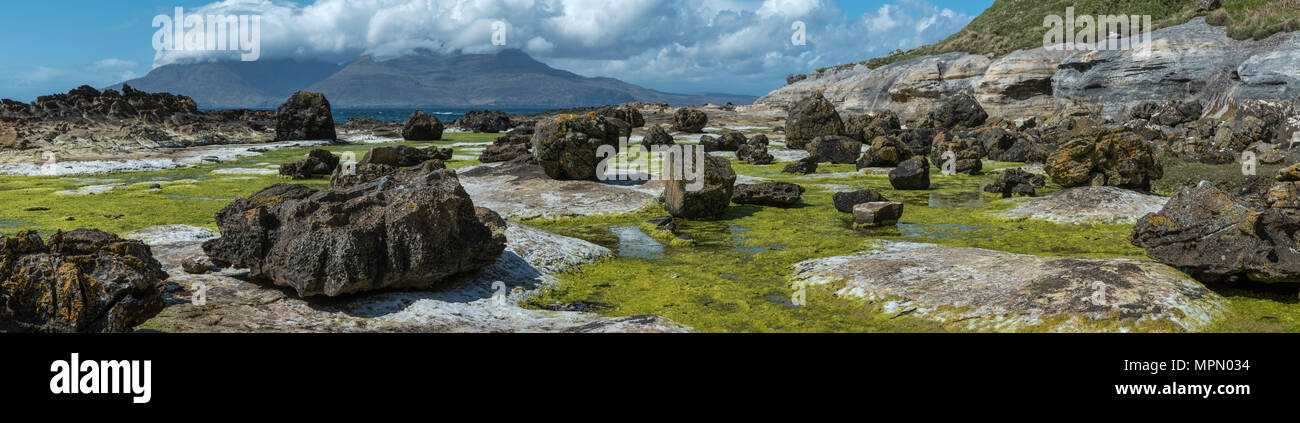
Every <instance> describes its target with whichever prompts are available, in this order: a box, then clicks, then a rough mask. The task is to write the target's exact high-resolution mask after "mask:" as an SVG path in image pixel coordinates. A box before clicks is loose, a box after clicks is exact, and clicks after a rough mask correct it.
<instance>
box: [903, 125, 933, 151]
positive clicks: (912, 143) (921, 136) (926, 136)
mask: <svg viewBox="0 0 1300 423" xmlns="http://www.w3.org/2000/svg"><path fill="white" fill-rule="evenodd" d="M936 135H939V131H937V130H935V129H932V128H913V129H908V130H906V131H900V132H899V133H898V140H899V141H902V142H903V144H907V149H908V150H911V151H912V155H913V156H924V155H926V154H930V144H932V143H934V137H935V136H936Z"/></svg>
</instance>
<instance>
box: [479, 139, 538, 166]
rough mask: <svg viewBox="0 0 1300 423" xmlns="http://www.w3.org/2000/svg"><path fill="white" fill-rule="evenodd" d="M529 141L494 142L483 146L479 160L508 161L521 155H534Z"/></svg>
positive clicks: (485, 161) (491, 161)
mask: <svg viewBox="0 0 1300 423" xmlns="http://www.w3.org/2000/svg"><path fill="white" fill-rule="evenodd" d="M528 147H529V144H527V143H504V144H492V145H489V146H487V147H484V148H483V153H482V154H479V156H478V161H480V162H483V163H494V162H508V161H511V160H514V159H516V158H519V157H523V156H528V155H532V154H533V153H532V152H530V151H528Z"/></svg>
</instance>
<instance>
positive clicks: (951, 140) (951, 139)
mask: <svg viewBox="0 0 1300 423" xmlns="http://www.w3.org/2000/svg"><path fill="white" fill-rule="evenodd" d="M948 153H952V156H951V157H948V156H947V154H948ZM985 155H986V154H985V152H984V145H983V144H980V142H979V140H977V139H976V138H975V137H974V136H971V134H959V133H956V132H940V133H939V135H935V136H934V141H933V142H932V143H931V144H930V160H933V161H934V163H935V165H936V166H939V168H940V169H951V170H952V171H954V172H956V173H964V174H967V175H974V174H977V173H979V172H980V171H981V170H983V169H984V160H983V157H984V156H985ZM948 160H952V161H953V163H952V165H951V167H949V166H945V165H946V164H948V163H947V161H948Z"/></svg>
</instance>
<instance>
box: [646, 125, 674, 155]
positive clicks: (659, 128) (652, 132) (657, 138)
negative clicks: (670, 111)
mask: <svg viewBox="0 0 1300 423" xmlns="http://www.w3.org/2000/svg"><path fill="white" fill-rule="evenodd" d="M676 143H677V142H676V141H673V136H672V135H670V134H668V131H667V130H665V129H664V127H663V125H655V126H651V127H650V129H647V130H646V133H645V138H642V139H641V146H642V147H645V148H646V150H649V149H650V148H651V147H654V146H656V145H673V144H676Z"/></svg>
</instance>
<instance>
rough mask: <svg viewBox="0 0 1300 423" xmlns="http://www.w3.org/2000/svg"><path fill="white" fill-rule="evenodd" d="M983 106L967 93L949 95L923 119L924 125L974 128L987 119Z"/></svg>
mask: <svg viewBox="0 0 1300 423" xmlns="http://www.w3.org/2000/svg"><path fill="white" fill-rule="evenodd" d="M988 118H989V115H988V113H986V112H984V107H983V106H980V102H979V101H978V100H976V99H975V97H974V96H972V95H970V94H969V93H962V94H958V95H955V96H952V97H949V98H948V99H947V100H946V101H944V102H943V104H942V105H940V106H939V108H938V109H935V110H934V111H933V112H931V113H930V114H929V115H928V116H927V117H926V118H925V119H924V126H927V127H930V128H938V129H957V128H975V127H979V126H980V125H983V124H984V121H986V120H988Z"/></svg>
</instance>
